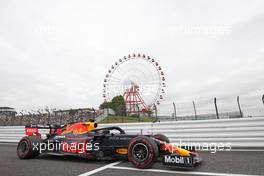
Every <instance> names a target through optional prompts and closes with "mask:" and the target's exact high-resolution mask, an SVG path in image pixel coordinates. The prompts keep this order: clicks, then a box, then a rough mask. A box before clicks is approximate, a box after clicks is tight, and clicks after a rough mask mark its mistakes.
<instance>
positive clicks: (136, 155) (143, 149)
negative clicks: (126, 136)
mask: <svg viewBox="0 0 264 176" xmlns="http://www.w3.org/2000/svg"><path fill="white" fill-rule="evenodd" d="M148 154H149V150H148V147H147V146H146V145H145V144H143V143H138V144H136V145H134V146H133V148H132V157H133V159H134V160H136V161H139V162H144V161H145V160H146V159H147V157H148Z"/></svg>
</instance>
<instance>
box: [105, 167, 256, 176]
mask: <svg viewBox="0 0 264 176" xmlns="http://www.w3.org/2000/svg"><path fill="white" fill-rule="evenodd" d="M108 168H109V169H121V170H132V171H142V172H158V173H169V174H184V175H212V176H257V175H244V174H227V173H213V172H193V171H189V172H188V171H186V172H184V171H172V170H162V169H137V168H132V167H119V166H111V167H108Z"/></svg>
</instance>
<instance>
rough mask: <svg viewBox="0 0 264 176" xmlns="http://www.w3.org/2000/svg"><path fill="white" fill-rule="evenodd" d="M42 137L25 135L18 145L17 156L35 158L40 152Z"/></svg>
mask: <svg viewBox="0 0 264 176" xmlns="http://www.w3.org/2000/svg"><path fill="white" fill-rule="evenodd" d="M41 141H42V140H41V138H39V137H37V136H26V137H23V138H22V139H21V140H20V141H19V143H18V145H17V156H18V157H19V158H20V159H29V158H35V157H36V156H38V155H39V154H40V152H39V149H40V144H41Z"/></svg>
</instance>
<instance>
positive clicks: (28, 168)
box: [0, 144, 264, 176]
mask: <svg viewBox="0 0 264 176" xmlns="http://www.w3.org/2000/svg"><path fill="white" fill-rule="evenodd" d="M200 155H201V156H202V158H203V163H202V164H201V165H200V166H199V167H197V168H195V169H194V170H191V171H188V170H179V169H171V168H164V166H162V164H161V163H159V162H158V163H156V164H155V165H154V166H153V167H152V168H151V169H150V170H142V171H140V170H135V169H134V167H133V166H132V165H131V164H130V163H129V162H121V163H119V164H116V165H114V166H109V167H108V165H109V164H111V163H113V161H90V160H87V159H83V158H78V157H72V156H67V157H65V156H54V155H41V156H39V157H37V158H35V159H29V160H20V159H19V158H18V157H17V156H16V145H15V144H0V175H2V176H9V175H14V176H36V175H43V176H54V175H59V176H60V175H61V176H71V175H80V174H84V173H86V175H89V174H92V173H93V172H94V175H97V176H106V175H111V176H135V175H138V176H161V175H165V176H171V175H174V176H175V175H224V174H243V175H264V152H263V151H247V150H245V151H241V150H240V151H226V152H216V153H215V154H212V153H209V152H201V153H200ZM104 166H106V167H105V168H104V169H101V170H100V168H102V167H104ZM98 169H99V170H98ZM89 171H90V172H89Z"/></svg>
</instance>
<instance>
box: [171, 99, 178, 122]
mask: <svg viewBox="0 0 264 176" xmlns="http://www.w3.org/2000/svg"><path fill="white" fill-rule="evenodd" d="M172 104H173V109H174V120H176V121H177V114H176V105H175V103H174V102H173V103H172Z"/></svg>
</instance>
